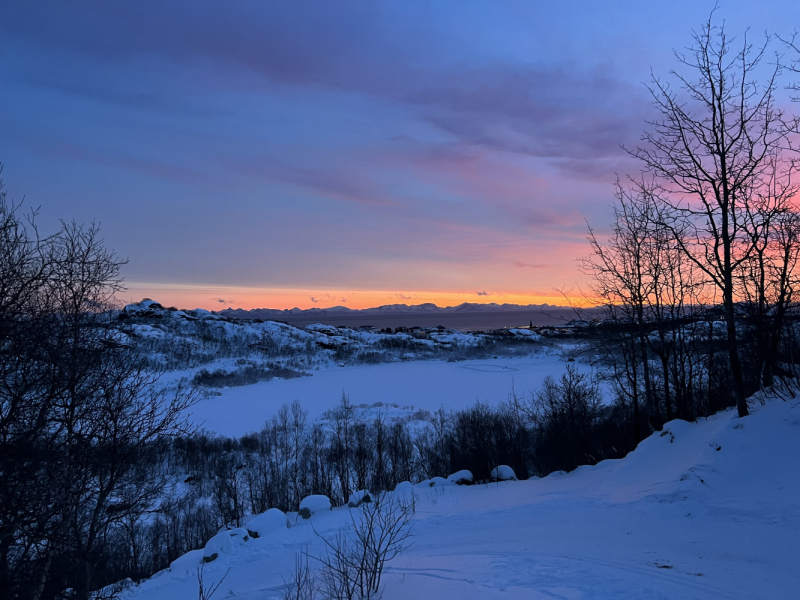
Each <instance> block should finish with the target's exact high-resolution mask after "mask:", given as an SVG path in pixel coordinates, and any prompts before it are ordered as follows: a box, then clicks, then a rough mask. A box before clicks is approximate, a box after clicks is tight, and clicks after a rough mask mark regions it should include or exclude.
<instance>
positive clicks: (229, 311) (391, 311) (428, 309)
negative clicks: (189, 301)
mask: <svg viewBox="0 0 800 600" xmlns="http://www.w3.org/2000/svg"><path fill="white" fill-rule="evenodd" d="M545 308H552V309H567V308H569V307H566V306H556V305H552V304H497V303H496V302H490V303H488V304H479V303H475V302H464V303H462V304H459V305H457V306H444V307H442V306H437V305H435V304H432V303H430V302H426V303H424V304H411V305H409V304H385V305H383V306H376V307H374V308H360V309H354V308H348V307H346V306H332V307H330V308H305V309H303V308H287V309H283V310H281V309H278V308H253V309H250V310H245V309H243V308H226V309H224V310H220V311H216V313H217V314H219V315H224V316H226V317H231V318H235V319H281V318H285V317H295V318H296V317H336V316H390V315H431V314H441V315H447V314H458V313H482V312H520V311H531V310H540V309H545Z"/></svg>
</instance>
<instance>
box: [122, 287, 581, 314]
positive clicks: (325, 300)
mask: <svg viewBox="0 0 800 600" xmlns="http://www.w3.org/2000/svg"><path fill="white" fill-rule="evenodd" d="M126 287H127V291H125V292H122V293H120V294H118V298H119V300H120V301H122V302H123V303H125V304H128V303H131V302H138V301H140V300H142V299H143V298H150V299H151V300H156V301H157V302H160V303H161V304H162V305H164V306H176V307H178V308H185V309H193V308H205V309H207V310H222V309H224V308H243V309H245V310H250V309H253V308H274V309H281V310H283V309H289V308H301V309H308V308H330V307H332V306H346V307H348V308H352V309H363V308H372V307H375V306H382V305H385V304H408V305H413V304H423V303H432V304H436V305H437V306H441V307H444V306H457V305H459V304H463V303H464V302H470V303H474V304H489V303H492V302H495V303H497V304H551V305H558V306H565V305H567V300H565V298H564V297H563V296H561V295H558V294H557V293H555V292H553V293H552V294H545V293H536V292H497V291H490V290H485V291H484V290H478V291H471V292H467V291H464V292H437V291H386V290H347V291H342V290H330V289H316V290H311V289H308V290H304V289H289V288H259V287H241V286H225V285H204V284H165V283H148V282H130V281H129V282H127V283H126ZM576 292H577V290H576ZM570 301H571V302H573V303H574V304H577V305H585V304H586V302H585V300H584V299H583V298H581V297H580V296H578V295H577V294H576V296H575V297H570Z"/></svg>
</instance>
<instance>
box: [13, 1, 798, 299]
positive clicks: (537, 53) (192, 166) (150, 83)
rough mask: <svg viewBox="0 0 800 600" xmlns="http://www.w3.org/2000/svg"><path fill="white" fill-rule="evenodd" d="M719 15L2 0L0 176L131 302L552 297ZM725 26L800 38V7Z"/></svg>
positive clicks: (556, 8)
mask: <svg viewBox="0 0 800 600" xmlns="http://www.w3.org/2000/svg"><path fill="white" fill-rule="evenodd" d="M713 6H714V2H713V1H706V0H691V1H690V0H672V1H666V0H664V1H662V0H652V1H648V2H638V1H633V0H631V1H628V2H614V1H606V2H599V1H598V2H586V1H583V2H579V1H574V0H563V1H559V2H540V1H537V0H528V1H516V2H513V1H495V2H488V1H487V2H478V1H474V2H473V1H469V2H465V1H463V0H452V1H447V2H422V1H416V0H400V1H394V2H391V1H386V2H383V1H375V2H371V1H357V2H336V1H333V2H327V1H326V2H323V1H317V2H305V1H302V0H292V1H288V2H283V1H279V0H275V1H272V0H270V1H269V2H266V1H258V2H256V1H239V0H233V1H229V2H224V3H221V2H188V1H185V2H173V1H170V0H160V1H157V2H150V1H147V0H142V1H138V2H128V3H117V2H82V1H72V2H48V1H40V2H22V1H17V0H7V1H5V2H3V4H2V8H0V162H2V163H3V164H4V169H3V173H2V177H3V179H4V180H5V187H6V190H7V192H8V194H9V197H10V198H13V199H14V200H22V199H24V202H25V206H28V207H40V222H41V224H42V226H43V228H45V229H47V228H53V227H55V226H56V225H57V223H58V219H67V220H72V219H74V220H76V221H78V222H90V221H96V222H99V223H100V225H101V228H102V231H103V236H104V238H105V240H106V243H107V245H108V246H109V247H111V248H113V249H115V250H116V251H117V253H118V254H119V255H120V256H121V257H125V258H127V259H128V264H127V265H126V266H125V267H124V270H123V275H124V277H125V279H126V283H127V287H128V290H127V291H126V292H124V293H123V294H122V298H121V299H122V300H124V301H131V300H140V299H141V298H142V297H150V298H154V299H158V300H159V301H161V302H162V303H164V304H167V305H177V306H180V307H182V308H194V307H203V308H212V309H214V308H224V307H228V306H230V307H234V308H255V307H269V308H291V307H294V306H298V307H300V308H310V307H320V308H322V307H327V306H334V305H344V306H348V307H351V308H365V307H368V306H376V305H381V304H391V303H406V304H419V303H422V302H435V303H436V304H439V305H454V304H460V303H461V302H498V303H503V302H511V303H520V304H527V303H538V302H550V303H559V300H560V298H559V295H560V292H558V291H557V290H573V292H572V293H571V294H572V295H575V294H577V293H578V292H577V291H576V290H578V288H579V287H585V284H586V282H585V280H584V276H583V275H582V274H581V273H580V271H579V269H578V265H577V263H576V260H577V259H578V258H579V257H581V256H585V255H586V254H587V253H588V245H587V243H586V239H585V236H586V230H587V222H589V223H591V224H592V226H593V227H596V228H598V230H599V231H601V232H602V231H603V227H604V226H605V224H607V223H608V221H609V220H610V218H611V209H610V206H611V203H612V201H613V182H614V179H615V176H616V174H619V175H624V174H626V173H636V172H637V170H638V168H639V167H638V165H637V164H636V163H635V161H633V160H632V159H631V158H630V157H628V155H627V154H626V153H625V151H624V150H623V149H622V148H621V145H623V144H624V145H626V146H628V147H631V146H635V144H636V143H637V141H638V140H639V138H640V136H641V133H642V131H643V129H644V127H645V121H646V119H647V118H648V116H649V115H650V114H651V113H650V111H651V107H650V103H649V97H648V93H647V90H646V88H645V86H644V83H645V82H647V81H648V80H649V78H650V74H651V69H652V72H654V73H656V74H659V75H666V74H667V73H668V71H669V69H671V68H673V67H674V66H676V65H675V60H674V58H673V55H672V51H673V49H680V48H684V47H685V46H687V45H688V44H689V43H690V42H691V31H692V29H693V28H697V27H699V26H700V25H701V24H702V22H703V21H704V20H705V19H706V18H707V17H708V14H709V12H710V11H711V9H712V8H713ZM716 14H717V15H718V17H719V19H720V20H723V19H724V20H725V23H726V27H727V29H728V31H729V32H730V33H732V34H734V35H741V34H743V33H744V32H745V30H746V29H747V28H748V27H750V35H752V36H754V37H756V38H759V37H760V36H762V35H763V33H764V32H765V31H769V32H771V33H780V34H783V35H787V34H789V33H791V31H792V30H793V29H794V27H800V3H798V2H796V1H782V0H774V1H760V2H755V1H751V2H744V1H732V0H722V1H720V2H719V8H718V11H717V13H716ZM562 303H563V302H562Z"/></svg>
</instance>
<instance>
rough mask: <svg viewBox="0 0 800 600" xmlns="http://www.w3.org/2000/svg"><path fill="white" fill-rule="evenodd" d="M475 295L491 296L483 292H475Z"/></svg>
mask: <svg viewBox="0 0 800 600" xmlns="http://www.w3.org/2000/svg"><path fill="white" fill-rule="evenodd" d="M475 293H476V294H478V296H491V294H490V293H489V292H487V291H485V290H484V291H483V292H475Z"/></svg>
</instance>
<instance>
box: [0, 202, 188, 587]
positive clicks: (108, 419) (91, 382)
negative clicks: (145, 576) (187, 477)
mask: <svg viewBox="0 0 800 600" xmlns="http://www.w3.org/2000/svg"><path fill="white" fill-rule="evenodd" d="M0 255H2V256H0V589H3V590H4V593H6V594H7V595H8V596H9V597H11V598H33V599H38V598H41V597H52V596H53V595H54V594H56V593H59V592H61V591H62V590H64V589H66V588H71V589H72V596H73V597H74V598H76V599H84V598H88V596H89V594H90V592H91V591H92V590H93V589H98V588H101V587H103V586H104V585H106V584H107V583H110V582H107V581H102V580H100V579H99V578H98V577H97V574H98V569H100V568H101V567H102V564H101V563H102V560H103V557H104V556H105V553H104V549H105V548H106V545H107V544H108V539H109V535H110V532H111V531H112V530H113V529H114V528H115V527H117V526H119V527H120V528H121V527H122V526H123V522H125V521H126V520H129V519H130V518H131V517H133V518H135V517H136V515H141V514H142V513H143V512H144V511H146V510H148V509H150V508H152V505H153V502H154V501H155V499H156V498H157V497H158V496H159V493H160V491H161V490H162V489H163V485H164V479H163V478H161V477H158V476H156V475H153V474H146V473H143V472H142V470H141V469H140V468H139V462H138V461H139V456H140V455H141V454H142V453H143V452H146V451H147V450H148V449H149V448H151V447H152V446H153V445H154V444H157V443H158V442H159V440H162V439H164V438H165V437H168V436H172V435H176V434H179V433H183V432H186V431H188V429H189V428H188V426H187V422H186V413H185V410H186V409H187V408H188V407H189V406H190V405H191V404H192V402H193V400H194V396H193V394H192V393H191V392H190V391H187V390H178V391H177V393H174V394H169V395H168V394H167V393H166V392H165V391H164V390H163V389H161V388H159V387H158V386H157V385H156V381H157V374H154V373H153V372H151V371H149V370H147V369H145V367H144V363H143V361H142V360H141V358H138V357H137V355H136V354H135V352H134V351H133V349H132V348H131V347H130V345H129V344H128V341H127V339H126V338H125V337H124V335H122V334H121V333H120V332H119V331H118V330H117V329H116V328H115V327H114V326H113V319H114V313H113V311H112V309H113V296H114V293H115V292H116V291H118V290H120V289H121V284H122V282H121V279H120V278H119V269H120V266H121V265H122V264H123V261H121V260H119V259H118V258H117V257H116V256H115V255H114V253H113V252H111V251H109V250H107V249H106V248H105V246H104V243H103V240H102V239H101V238H100V237H99V230H98V228H97V227H96V226H95V225H91V226H89V227H83V226H79V225H76V224H75V223H66V222H62V224H61V228H60V230H59V231H57V232H56V233H55V234H53V235H51V236H40V235H39V232H38V229H37V227H36V214H35V212H33V213H30V214H29V215H28V216H27V217H23V216H22V215H21V214H20V211H19V206H18V205H14V204H10V203H8V202H6V200H5V196H3V197H0Z"/></svg>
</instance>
